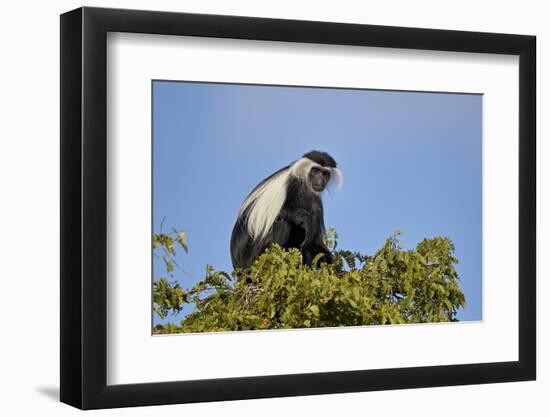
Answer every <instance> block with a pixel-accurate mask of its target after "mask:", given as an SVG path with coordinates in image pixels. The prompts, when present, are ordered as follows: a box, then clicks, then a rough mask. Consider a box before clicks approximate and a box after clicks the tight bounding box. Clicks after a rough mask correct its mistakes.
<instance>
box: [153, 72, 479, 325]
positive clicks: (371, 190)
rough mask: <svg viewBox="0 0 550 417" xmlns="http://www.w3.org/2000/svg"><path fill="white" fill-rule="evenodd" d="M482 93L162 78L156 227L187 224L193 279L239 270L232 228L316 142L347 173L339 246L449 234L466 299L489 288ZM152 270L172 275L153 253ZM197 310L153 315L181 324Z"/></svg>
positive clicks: (328, 199) (156, 85)
mask: <svg viewBox="0 0 550 417" xmlns="http://www.w3.org/2000/svg"><path fill="white" fill-rule="evenodd" d="M481 134H482V96H480V95H468V94H438V93H418V92H400V91H376V90H350V89H332V88H305V87H280V86H258V85H236V84H213V83H193V82H168V81H154V82H153V158H154V164H153V230H154V231H155V232H158V231H159V227H160V223H161V221H162V219H163V218H164V219H165V220H164V226H163V227H164V230H165V231H166V230H169V229H170V228H171V227H175V228H177V229H181V230H185V231H186V232H187V234H188V244H189V248H190V250H189V254H188V255H182V256H180V257H178V262H179V264H180V265H182V266H183V268H184V269H185V271H187V273H188V274H189V275H190V276H189V275H184V274H182V273H180V272H179V271H177V270H176V275H175V278H176V279H178V280H179V281H180V284H181V285H182V286H183V287H184V288H188V287H191V286H192V285H193V284H194V283H195V282H197V281H199V280H200V279H201V278H202V277H203V276H204V269H205V265H206V264H210V265H212V266H213V267H214V268H215V269H218V270H226V271H230V270H231V269H232V268H231V259H230V253H229V238H230V235H231V230H232V228H233V224H234V222H235V219H236V215H237V212H238V210H239V207H240V205H241V203H242V201H243V199H244V198H245V197H246V195H247V194H248V192H249V191H250V190H251V189H252V188H253V187H254V186H255V185H256V184H257V183H258V182H259V181H260V180H262V179H264V178H265V177H267V176H268V175H270V174H271V173H273V172H274V171H275V170H277V169H279V168H281V167H283V166H285V165H288V164H289V163H290V162H292V161H294V160H296V159H298V158H299V157H300V156H301V155H302V154H304V153H305V152H307V151H310V150H314V149H315V150H322V151H326V152H328V153H330V154H331V155H332V156H333V157H334V158H335V159H336V161H337V162H338V166H339V168H340V169H341V171H342V173H343V176H344V187H343V189H342V190H341V191H340V192H337V193H333V194H332V195H331V194H327V195H326V196H325V197H324V205H325V224H326V225H327V226H333V227H335V228H336V229H337V230H338V233H339V236H340V238H339V247H340V248H345V249H350V250H356V251H360V252H363V253H366V254H372V253H373V252H374V251H376V250H377V249H378V248H380V247H381V246H382V245H383V243H384V240H385V239H386V238H387V237H388V236H390V235H391V234H392V233H393V232H394V231H396V230H401V231H402V232H403V235H402V236H401V240H402V242H403V244H404V247H405V248H406V249H409V248H414V246H416V243H418V242H419V241H421V240H422V239H423V238H425V237H433V236H437V235H439V236H448V237H450V238H451V239H452V240H453V242H454V244H455V247H456V252H455V255H456V257H457V258H458V259H459V260H460V263H459V264H458V265H457V270H458V273H459V275H460V278H461V281H460V285H461V287H462V290H463V291H464V293H465V296H466V300H467V307H466V309H464V310H461V311H460V312H459V315H458V318H459V319H460V320H463V321H465V320H480V319H481V318H482V317H481V310H482V306H481V298H482V293H481V291H482V267H481V262H482V252H481V248H482V242H481V237H482V229H481V216H482V206H481V204H482V152H481V150H482V142H481V140H482V137H481ZM153 274H154V277H155V278H157V277H159V276H166V275H167V274H166V271H165V268H164V266H163V264H162V262H161V261H158V260H155V261H154V265H153ZM189 311H190V309H189V308H186V309H184V311H183V312H182V313H180V314H179V315H178V316H170V317H169V318H168V319H167V320H160V319H159V318H158V317H157V316H156V315H155V317H154V324H157V323H163V322H167V321H170V322H179V320H180V319H181V318H183V317H184V316H185V314H187V313H188V312H189Z"/></svg>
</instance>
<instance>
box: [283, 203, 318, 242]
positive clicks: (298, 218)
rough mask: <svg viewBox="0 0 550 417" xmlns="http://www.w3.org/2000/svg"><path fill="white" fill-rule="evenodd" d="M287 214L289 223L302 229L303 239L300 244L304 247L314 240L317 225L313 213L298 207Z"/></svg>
mask: <svg viewBox="0 0 550 417" xmlns="http://www.w3.org/2000/svg"><path fill="white" fill-rule="evenodd" d="M287 216H288V219H289V221H290V222H291V223H293V224H295V225H296V226H299V227H301V228H302V229H303V230H304V241H303V242H302V244H301V245H300V246H301V247H304V246H307V245H309V244H311V243H312V242H313V241H314V240H315V236H316V233H317V232H316V231H317V226H316V224H315V223H316V222H315V221H314V216H313V214H312V213H311V212H310V211H309V210H306V209H303V208H299V209H296V210H294V211H292V212H290V213H287Z"/></svg>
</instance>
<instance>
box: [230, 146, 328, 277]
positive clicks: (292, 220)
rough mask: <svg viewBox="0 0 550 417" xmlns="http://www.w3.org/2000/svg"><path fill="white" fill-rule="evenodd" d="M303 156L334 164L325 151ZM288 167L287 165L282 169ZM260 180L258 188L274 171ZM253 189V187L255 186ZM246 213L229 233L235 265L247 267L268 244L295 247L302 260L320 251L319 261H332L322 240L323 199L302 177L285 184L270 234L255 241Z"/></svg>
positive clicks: (322, 163) (235, 266)
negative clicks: (282, 201)
mask: <svg viewBox="0 0 550 417" xmlns="http://www.w3.org/2000/svg"><path fill="white" fill-rule="evenodd" d="M304 157H306V158H309V159H311V160H312V161H314V162H317V163H318V164H319V165H322V166H325V167H331V168H332V167H336V162H335V161H334V159H333V158H332V157H331V156H330V155H329V154H327V153H324V152H318V151H312V152H309V153H307V154H305V155H304ZM287 168H289V167H288V166H287V167H285V168H282V169H281V170H284V169H287ZM281 170H279V171H277V172H276V173H274V174H272V175H271V176H269V177H268V178H266V179H265V180H263V181H262V182H261V183H260V184H258V186H256V188H257V187H259V186H260V185H261V184H263V183H264V182H265V181H268V180H269V179H270V178H272V177H273V176H274V175H275V174H277V173H278V172H280V171H281ZM256 188H255V189H256ZM246 216H247V212H245V213H243V214H242V215H241V216H239V218H238V219H237V222H236V223H235V226H234V228H233V233H232V234H231V260H232V262H233V267H234V268H246V267H248V266H250V265H252V263H253V262H254V260H255V259H256V258H257V257H258V256H259V255H261V254H262V253H263V252H264V251H265V249H267V248H268V247H269V246H271V244H273V243H277V244H278V245H280V246H282V247H283V248H285V249H289V248H298V249H300V251H301V252H302V257H303V262H304V263H305V264H308V265H309V264H311V262H312V261H313V258H315V256H317V255H318V254H319V253H323V254H324V255H325V256H324V257H323V258H322V262H327V263H332V262H333V257H332V254H331V252H330V250H329V249H328V248H327V247H326V246H325V244H324V242H323V235H324V232H325V225H324V216H323V202H322V201H321V198H320V196H319V194H318V193H315V192H313V191H312V190H311V188H310V187H309V186H308V185H307V184H306V183H305V182H304V181H303V180H302V179H298V178H295V177H291V178H290V180H289V184H288V186H287V196H286V201H285V203H284V205H283V208H282V209H281V211H280V213H279V215H278V216H277V219H276V221H275V222H274V223H273V226H272V228H271V230H270V231H269V233H268V234H267V235H266V236H265V237H264V238H263V239H262V240H260V241H254V240H253V239H252V238H251V237H250V235H249V234H248V230H247V226H246Z"/></svg>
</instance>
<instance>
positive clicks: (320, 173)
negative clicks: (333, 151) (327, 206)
mask: <svg viewBox="0 0 550 417" xmlns="http://www.w3.org/2000/svg"><path fill="white" fill-rule="evenodd" d="M291 172H292V174H294V175H295V176H296V177H298V178H300V179H301V180H302V181H303V182H304V183H305V184H306V185H307V186H308V187H309V188H310V189H311V190H312V191H314V192H316V193H321V192H323V191H324V190H325V188H326V187H327V185H329V184H330V183H331V182H333V181H336V182H337V183H338V186H340V185H341V183H342V175H341V173H340V171H339V170H338V168H336V161H335V160H334V158H333V157H332V156H330V155H329V154H328V153H326V152H320V151H311V152H308V153H306V154H304V156H303V157H302V158H301V159H299V160H298V161H296V162H295V163H294V164H293V165H292V166H291Z"/></svg>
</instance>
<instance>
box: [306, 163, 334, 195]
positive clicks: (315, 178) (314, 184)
mask: <svg viewBox="0 0 550 417" xmlns="http://www.w3.org/2000/svg"><path fill="white" fill-rule="evenodd" d="M329 181H330V170H329V169H326V168H323V167H321V166H317V165H315V166H313V167H311V169H310V170H309V174H308V182H309V185H310V186H311V188H312V189H313V191H315V192H318V193H320V192H321V191H323V190H324V189H325V187H326V186H327V184H328V182H329Z"/></svg>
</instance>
